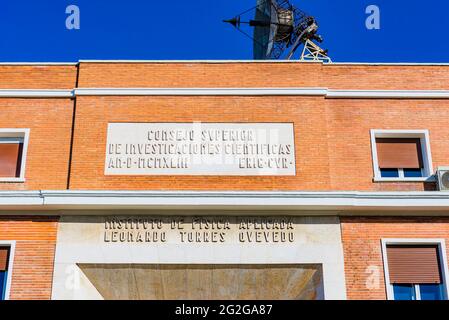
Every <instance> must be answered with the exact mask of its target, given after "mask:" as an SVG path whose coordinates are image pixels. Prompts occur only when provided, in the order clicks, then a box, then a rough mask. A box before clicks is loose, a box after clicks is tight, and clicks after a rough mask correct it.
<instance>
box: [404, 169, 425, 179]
mask: <svg viewBox="0 0 449 320" xmlns="http://www.w3.org/2000/svg"><path fill="white" fill-rule="evenodd" d="M422 176H423V175H422V170H421V169H404V177H405V178H421V177H422Z"/></svg>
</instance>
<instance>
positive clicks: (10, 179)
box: [0, 178, 25, 183]
mask: <svg viewBox="0 0 449 320" xmlns="http://www.w3.org/2000/svg"><path fill="white" fill-rule="evenodd" d="M2 182H5V183H24V182H25V179H24V178H0V183H2Z"/></svg>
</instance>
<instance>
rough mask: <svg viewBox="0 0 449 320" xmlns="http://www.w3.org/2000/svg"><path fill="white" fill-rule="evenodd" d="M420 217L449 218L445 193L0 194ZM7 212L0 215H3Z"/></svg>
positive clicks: (33, 204) (17, 202) (79, 205)
mask: <svg viewBox="0 0 449 320" xmlns="http://www.w3.org/2000/svg"><path fill="white" fill-rule="evenodd" d="M117 209H120V210H155V209H157V210H181V209H182V210H194V209H195V210H203V209H204V210H211V209H213V210H239V211H242V210H256V211H266V210H278V211H284V212H285V211H295V210H298V211H335V212H338V211H340V212H371V214H372V212H375V214H377V215H383V212H398V211H402V212H405V213H406V212H411V211H414V212H416V211H422V212H424V213H423V214H424V215H426V213H425V212H426V211H429V212H430V211H431V212H438V214H441V215H449V192H448V193H444V192H356V191H354V192H233V191H228V192H209V191H74V190H65V191H38V192H36V191H30V192H26V191H17V192H16V191H1V192H0V210H52V211H54V210H117ZM7 212H8V211H5V214H7Z"/></svg>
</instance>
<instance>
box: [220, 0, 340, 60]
mask: <svg viewBox="0 0 449 320" xmlns="http://www.w3.org/2000/svg"><path fill="white" fill-rule="evenodd" d="M256 1H257V3H256V6H255V7H254V8H251V9H249V10H246V11H244V12H242V13H241V14H239V15H237V16H235V17H234V18H232V19H229V20H223V21H224V22H227V23H230V24H231V25H233V26H234V27H235V28H236V29H237V30H239V31H240V32H242V33H244V34H245V35H246V36H248V37H249V38H251V39H252V40H253V56H254V59H256V60H266V59H281V58H284V59H287V60H291V59H292V58H293V56H294V54H295V53H296V51H297V50H298V48H299V47H300V46H301V45H303V46H304V48H303V50H302V53H301V56H300V58H299V60H301V61H324V62H332V60H331V59H330V58H329V56H328V55H327V50H324V49H322V48H321V47H320V46H319V45H318V44H317V43H316V42H318V43H321V42H322V41H323V38H322V37H321V36H320V35H318V34H317V32H318V23H317V22H316V20H315V18H314V17H312V16H310V15H308V14H306V13H305V12H304V11H302V10H300V9H298V8H296V7H295V6H293V5H292V4H291V3H290V2H289V1H288V0H256ZM253 10H254V11H255V14H254V19H252V20H249V21H243V20H242V16H243V15H245V14H247V13H248V12H250V11H253ZM242 25H247V26H249V27H252V28H254V30H253V35H252V36H251V35H249V34H248V33H247V32H245V31H244V30H243V28H242Z"/></svg>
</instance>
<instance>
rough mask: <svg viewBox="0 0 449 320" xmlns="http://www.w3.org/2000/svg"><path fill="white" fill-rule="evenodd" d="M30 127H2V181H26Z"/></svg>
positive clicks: (0, 132) (0, 135) (0, 176)
mask: <svg viewBox="0 0 449 320" xmlns="http://www.w3.org/2000/svg"><path fill="white" fill-rule="evenodd" d="M28 136H29V130H28V129H0V181H1V182H23V181H25V162H26V153H27V146H28Z"/></svg>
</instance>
